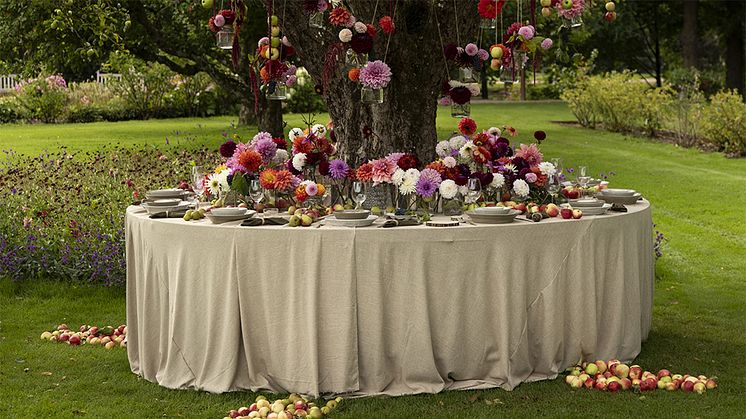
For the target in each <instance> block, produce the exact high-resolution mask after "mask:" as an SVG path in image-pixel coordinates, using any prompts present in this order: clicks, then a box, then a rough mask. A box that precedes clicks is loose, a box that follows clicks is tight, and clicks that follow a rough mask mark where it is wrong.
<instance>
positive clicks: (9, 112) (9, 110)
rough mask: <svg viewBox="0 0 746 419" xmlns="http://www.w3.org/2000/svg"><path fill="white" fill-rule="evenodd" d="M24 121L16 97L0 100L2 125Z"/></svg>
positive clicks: (0, 120)
mask: <svg viewBox="0 0 746 419" xmlns="http://www.w3.org/2000/svg"><path fill="white" fill-rule="evenodd" d="M21 119H23V115H21V113H20V110H19V109H18V103H17V102H16V100H15V98H14V97H12V96H11V97H7V98H0V124H9V123H12V122H17V121H19V120H21Z"/></svg>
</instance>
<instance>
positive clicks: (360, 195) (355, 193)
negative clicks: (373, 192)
mask: <svg viewBox="0 0 746 419" xmlns="http://www.w3.org/2000/svg"><path fill="white" fill-rule="evenodd" d="M352 200H353V201H355V204H357V205H356V206H355V209H360V206H361V205H363V202H365V183H363V182H352Z"/></svg>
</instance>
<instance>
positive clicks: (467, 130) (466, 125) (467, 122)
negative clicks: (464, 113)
mask: <svg viewBox="0 0 746 419" xmlns="http://www.w3.org/2000/svg"><path fill="white" fill-rule="evenodd" d="M458 130H459V131H461V133H462V134H464V135H472V134H474V132H475V131H476V130H477V123H476V122H474V120H473V119H471V118H461V121H460V122H459V123H458Z"/></svg>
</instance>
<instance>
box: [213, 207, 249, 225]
mask: <svg viewBox="0 0 746 419" xmlns="http://www.w3.org/2000/svg"><path fill="white" fill-rule="evenodd" d="M255 214H256V211H254V210H250V209H247V208H213V209H211V210H210V212H208V213H206V214H205V215H206V216H207V218H208V219H209V220H210V221H212V223H213V224H221V223H227V222H228V221H238V220H245V219H247V218H251V217H253V216H254V215H255Z"/></svg>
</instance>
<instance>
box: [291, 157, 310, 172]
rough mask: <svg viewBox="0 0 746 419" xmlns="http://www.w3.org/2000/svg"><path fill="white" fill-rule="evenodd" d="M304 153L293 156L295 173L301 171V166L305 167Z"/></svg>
mask: <svg viewBox="0 0 746 419" xmlns="http://www.w3.org/2000/svg"><path fill="white" fill-rule="evenodd" d="M306 158H307V155H306V153H298V154H296V155H294V156H293V167H294V168H295V170H297V171H301V170H303V166H305V165H306Z"/></svg>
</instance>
